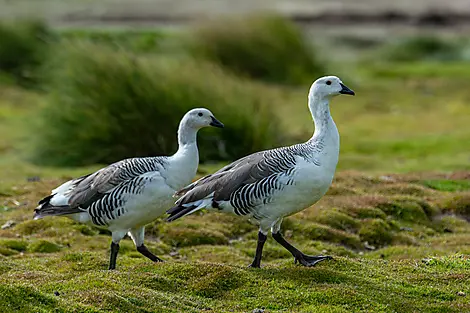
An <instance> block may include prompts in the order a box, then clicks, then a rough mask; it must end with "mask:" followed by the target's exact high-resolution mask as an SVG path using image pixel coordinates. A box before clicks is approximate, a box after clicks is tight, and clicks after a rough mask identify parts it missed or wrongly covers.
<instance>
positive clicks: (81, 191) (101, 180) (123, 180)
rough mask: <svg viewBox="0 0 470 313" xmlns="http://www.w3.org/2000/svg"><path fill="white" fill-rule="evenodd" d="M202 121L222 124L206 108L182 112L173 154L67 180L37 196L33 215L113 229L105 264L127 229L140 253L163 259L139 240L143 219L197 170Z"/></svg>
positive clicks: (149, 218) (130, 161) (160, 208)
mask: <svg viewBox="0 0 470 313" xmlns="http://www.w3.org/2000/svg"><path fill="white" fill-rule="evenodd" d="M206 126H215V127H220V128H222V127H224V125H223V124H222V123H221V122H219V121H218V120H217V119H216V118H215V117H214V115H213V114H212V113H211V112H210V111H209V110H207V109H203V108H199V109H193V110H191V111H189V112H188V113H186V114H185V115H184V117H183V119H182V120H181V122H180V125H179V128H178V145H179V147H178V151H177V152H176V153H175V154H174V155H172V156H168V157H166V156H160V157H147V158H131V159H125V160H122V161H119V162H116V163H114V164H111V165H109V166H107V167H105V168H102V169H100V170H98V171H97V172H95V173H92V174H89V175H85V176H82V177H80V178H77V179H73V180H70V181H68V182H66V183H64V184H62V185H60V186H59V187H57V188H56V189H54V190H52V193H51V194H50V195H49V196H47V197H45V198H44V199H42V200H41V201H39V206H38V207H37V208H36V209H35V214H34V219H39V218H43V217H45V216H48V215H65V216H67V217H70V218H72V219H74V220H75V221H78V222H81V223H90V224H94V225H98V226H104V227H106V228H108V229H109V230H110V231H111V232H112V242H111V256H110V261H109V269H115V268H116V258H117V254H118V251H119V242H120V241H121V239H122V238H124V236H125V235H126V234H129V236H130V237H131V238H132V240H133V241H134V244H135V246H136V248H137V251H139V252H140V253H141V254H143V255H144V256H146V257H147V258H149V259H150V260H152V261H154V262H159V261H162V260H161V259H160V258H158V257H157V256H155V255H154V254H153V253H151V252H150V251H149V250H148V249H147V247H146V246H145V245H144V234H145V225H146V224H148V223H150V222H152V221H153V220H155V219H156V218H157V217H159V216H160V215H162V214H163V213H165V210H166V209H168V207H170V206H171V205H172V204H173V200H172V197H173V194H174V193H175V191H176V190H178V189H180V188H182V187H183V186H185V185H187V184H189V183H190V182H191V180H192V178H193V177H194V176H195V175H196V171H197V167H198V164H199V153H198V148H197V143H196V135H197V132H198V130H199V129H201V128H203V127H206Z"/></svg>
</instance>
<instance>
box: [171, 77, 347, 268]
mask: <svg viewBox="0 0 470 313" xmlns="http://www.w3.org/2000/svg"><path fill="white" fill-rule="evenodd" d="M340 94H345V95H355V93H354V91H352V90H351V89H349V88H348V87H346V86H345V85H344V84H343V83H342V81H341V80H340V79H339V78H338V77H336V76H326V77H321V78H319V79H317V80H316V81H315V82H314V83H313V84H312V85H311V88H310V91H309V94H308V106H309V109H310V112H311V114H312V118H313V121H314V125H315V132H314V134H313V136H312V137H311V138H310V139H309V140H308V141H307V142H305V143H301V144H296V145H292V146H288V147H281V148H277V149H272V150H266V151H261V152H257V153H254V154H251V155H248V156H246V157H244V158H241V159H239V160H237V161H235V162H233V163H231V164H229V165H227V166H225V167H223V168H221V169H220V170H218V171H217V172H215V173H214V174H211V175H207V176H205V177H202V178H201V179H199V180H197V181H195V182H194V183H192V184H190V185H188V186H186V187H185V188H182V189H181V190H179V191H178V192H177V193H176V194H175V196H176V197H177V198H178V199H177V201H176V202H175V206H174V207H173V208H171V209H170V210H168V211H167V213H168V214H169V217H168V218H167V221H170V222H171V221H174V220H176V219H178V218H181V217H183V216H185V215H188V214H191V213H194V212H196V211H198V210H200V209H203V208H207V209H217V210H220V211H222V212H230V213H235V214H236V215H239V216H244V217H246V218H248V219H249V220H251V221H253V222H255V223H257V224H259V232H258V243H257V248H256V254H255V257H254V259H253V262H252V263H251V265H250V267H255V268H259V267H260V264H261V257H262V251H263V246H264V243H265V242H266V239H267V235H268V232H269V230H271V233H272V237H273V238H274V239H275V240H276V241H277V242H278V243H279V244H281V245H282V246H283V247H284V248H286V249H287V250H288V251H289V252H290V253H291V254H292V255H293V257H294V261H295V263H297V262H299V263H300V264H302V265H304V266H313V265H315V264H317V263H318V262H320V261H323V260H328V259H332V257H331V256H323V255H319V256H309V255H306V254H304V253H302V252H301V251H300V250H298V249H297V248H295V247H294V246H293V245H291V244H290V243H289V242H287V241H286V240H285V239H284V237H283V236H282V234H281V231H280V230H281V223H282V220H283V218H284V217H286V216H289V215H292V214H294V213H297V212H299V211H301V210H303V209H305V208H307V207H310V206H311V205H313V204H314V203H316V202H317V201H318V200H320V198H321V197H322V196H323V195H324V194H325V193H326V192H327V190H328V188H329V187H330V185H331V182H332V180H333V176H334V173H335V170H336V164H337V163H338V155H339V133H338V129H337V128H336V125H335V122H334V121H333V119H332V117H331V115H330V107H329V102H330V100H331V99H332V98H333V97H334V96H337V95H340Z"/></svg>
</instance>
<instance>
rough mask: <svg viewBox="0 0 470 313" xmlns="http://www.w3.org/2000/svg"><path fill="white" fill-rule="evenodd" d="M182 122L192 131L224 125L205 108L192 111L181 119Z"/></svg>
mask: <svg viewBox="0 0 470 313" xmlns="http://www.w3.org/2000/svg"><path fill="white" fill-rule="evenodd" d="M183 122H184V124H186V125H187V126H189V127H190V128H193V129H201V128H203V127H208V126H213V127H219V128H223V127H224V124H222V123H221V122H220V121H219V120H218V119H216V118H215V117H214V114H212V112H211V111H209V110H208V109H205V108H197V109H192V110H191V111H189V112H188V113H186V115H185V116H184V117H183Z"/></svg>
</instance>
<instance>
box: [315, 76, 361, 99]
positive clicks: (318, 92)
mask: <svg viewBox="0 0 470 313" xmlns="http://www.w3.org/2000/svg"><path fill="white" fill-rule="evenodd" d="M338 95H352V96H354V95H355V93H354V91H352V90H351V89H349V88H348V87H346V85H344V84H343V82H342V81H341V79H339V77H336V76H324V77H320V78H319V79H317V80H316V81H315V82H313V84H312V87H310V93H309V96H315V97H321V98H331V97H334V96H338Z"/></svg>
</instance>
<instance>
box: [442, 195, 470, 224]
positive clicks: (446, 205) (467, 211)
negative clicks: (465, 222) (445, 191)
mask: <svg viewBox="0 0 470 313" xmlns="http://www.w3.org/2000/svg"><path fill="white" fill-rule="evenodd" d="M442 202H443V203H442V210H443V211H444V212H452V213H455V214H460V215H463V216H465V217H466V218H470V192H465V193H458V194H455V195H453V196H451V197H449V198H447V199H445V200H443V201H442Z"/></svg>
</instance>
